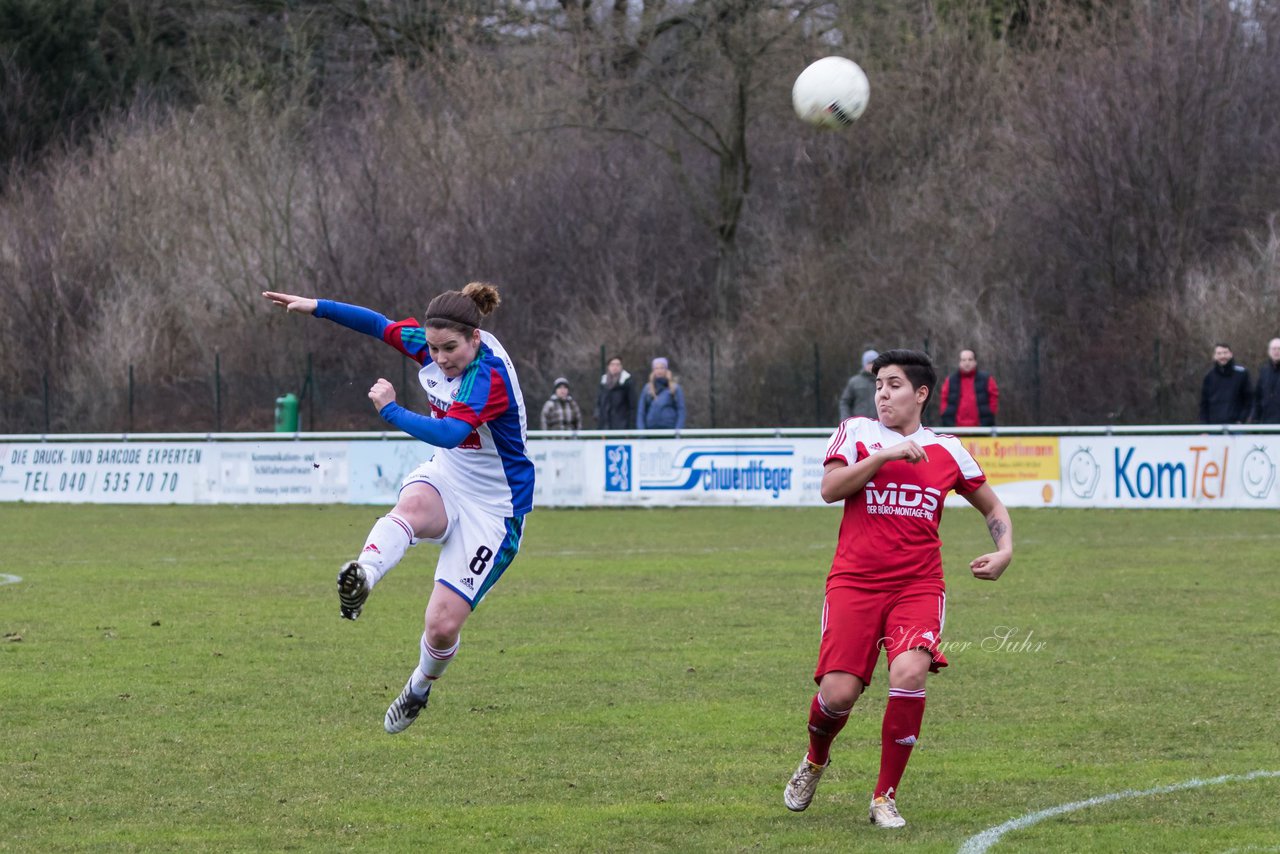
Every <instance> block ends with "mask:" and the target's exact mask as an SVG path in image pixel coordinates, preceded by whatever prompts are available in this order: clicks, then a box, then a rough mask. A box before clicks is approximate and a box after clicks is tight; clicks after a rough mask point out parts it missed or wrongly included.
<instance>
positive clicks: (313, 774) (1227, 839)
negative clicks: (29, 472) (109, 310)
mask: <svg viewBox="0 0 1280 854" xmlns="http://www.w3.org/2000/svg"><path fill="white" fill-rule="evenodd" d="M380 512H382V508H371V507H252V508H250V507H102V506H33V505H3V506H0V556H3V566H0V572H3V573H7V574H9V575H17V576H21V577H22V580H21V581H20V582H18V583H15V584H5V585H3V586H0V634H3V637H2V638H0V686H2V690H0V760H2V771H0V804H2V805H3V807H2V808H0V850H4V851H23V852H27V851H78V850H95V851H97V850H115V851H161V850H178V849H182V850H195V851H207V850H217V851H313V850H314V851H333V850H350V849H357V848H359V849H363V850H388V851H391V850H396V851H408V850H432V851H441V852H457V851H486V852H487V851H544V850H547V851H549V850H559V851H776V850H791V851H882V850H890V851H892V850H904V851H905V850H910V851H937V852H954V851H956V850H957V849H958V848H959V847H960V845H961V844H962V843H963V842H964V841H965V840H966V839H967V838H969V837H971V836H972V835H974V834H977V833H979V832H981V831H983V830H985V829H987V828H990V827H992V826H995V825H999V824H1001V823H1003V822H1006V821H1008V820H1010V819H1014V818H1017V817H1019V816H1023V815H1026V814H1028V813H1032V812H1035V811H1038V810H1042V809H1046V808H1050V807H1053V806H1055V805H1059V804H1065V803H1070V802H1074V801H1080V800H1084V799H1086V798H1090V797H1094V796H1098V795H1104V794H1107V793H1112V792H1120V791H1124V790H1143V789H1150V788H1156V787H1160V786H1166V785H1171V784H1176V783H1180V782H1183V781H1187V780H1192V779H1209V778H1213V777H1217V776H1220V775H1236V774H1245V773H1248V772H1251V771H1256V770H1273V771H1274V770H1280V744H1278V743H1277V741H1278V737H1280V723H1278V721H1280V718H1278V717H1277V708H1280V689H1278V687H1277V679H1276V672H1277V670H1276V657H1277V650H1280V596H1277V590H1278V589H1280V528H1278V527H1277V524H1276V517H1275V514H1274V513H1267V512H1261V511H1239V512H1223V511H1218V512H1182V511H1153V512H1138V511H1066V510H1033V511H1014V527H1015V537H1016V541H1017V553H1016V558H1015V561H1014V564H1013V566H1012V567H1011V568H1010V570H1009V571H1008V572H1007V573H1006V575H1005V578H1004V579H1003V580H1001V581H1000V582H997V583H994V584H992V583H984V582H978V581H975V580H973V579H972V578H970V577H968V572H967V563H968V561H969V560H970V559H971V558H972V557H974V556H976V555H977V554H979V553H981V552H983V551H986V550H987V549H988V548H989V543H990V541H989V539H988V537H987V534H986V529H985V526H984V525H983V524H982V520H981V519H980V518H979V517H978V515H977V514H976V513H974V512H973V511H972V510H970V509H968V508H954V509H952V510H949V511H948V513H947V514H946V516H945V518H944V522H943V537H944V542H945V543H946V546H945V549H944V557H945V560H946V566H947V573H948V580H949V587H950V590H949V596H948V620H947V626H946V633H945V640H946V641H947V642H948V643H949V644H950V645H951V650H950V651H949V658H950V660H951V664H952V666H951V667H950V668H949V669H948V670H946V671H944V672H943V673H942V674H940V675H938V676H934V677H931V678H930V681H929V685H928V696H929V705H928V710H927V712H926V714H925V720H924V726H923V729H922V732H921V746H920V747H918V748H917V749H916V752H915V755H914V756H913V757H912V761H911V765H910V766H909V767H908V769H907V774H906V777H905V779H904V781H903V786H902V787H901V789H900V792H899V806H900V808H901V810H902V813H903V815H904V816H905V817H906V819H907V821H908V823H909V824H908V826H907V827H906V828H905V829H903V830H902V831H897V832H891V831H882V830H878V829H875V828H871V827H869V826H868V825H867V823H866V804H867V800H868V797H869V795H870V788H871V786H872V785H873V784H874V782H875V777H876V770H877V767H878V760H879V732H880V716H881V713H882V711H883V708H884V700H885V691H886V683H885V681H884V672H883V668H882V669H881V670H879V671H877V674H876V680H875V681H874V682H873V684H872V686H871V687H870V689H869V690H868V693H867V694H866V695H865V696H864V697H863V699H862V700H861V701H860V702H859V704H858V706H857V707H856V708H855V710H854V712H853V716H852V719H851V721H850V723H849V725H848V726H847V727H846V728H845V730H844V733H843V734H842V735H841V737H840V738H839V739H838V740H837V742H836V745H835V748H834V751H833V754H832V757H833V764H832V767H831V770H830V772H829V773H828V774H827V776H826V778H825V779H824V780H823V782H822V785H821V787H820V788H819V790H818V795H817V797H816V798H815V800H814V803H813V805H812V806H811V807H810V809H809V810H808V811H807V812H805V813H801V814H792V813H789V812H788V811H787V810H786V809H785V808H784V807H783V805H782V788H783V785H784V784H785V782H786V780H787V778H788V776H789V774H790V772H791V771H792V770H793V769H794V767H795V765H796V763H797V762H798V761H799V759H800V757H801V755H802V754H803V751H804V749H805V745H806V743H807V742H806V731H805V723H806V714H807V709H808V703H809V698H810V696H811V695H812V692H813V684H812V681H811V674H812V667H813V662H814V658H815V656H816V654H817V644H818V621H819V616H820V613H819V612H820V607H821V601H822V587H823V579H824V577H825V574H826V569H827V566H828V563H829V561H830V556H831V552H832V548H833V546H834V542H835V534H836V525H837V522H838V512H837V511H835V510H830V509H812V510H809V509H806V510H795V509H773V510H770V509H714V508H699V509H681V510H635V511H624V510H616V511H615V510H581V511H538V512H536V513H535V514H533V515H532V516H530V517H529V520H528V527H527V533H526V537H525V544H524V548H523V550H522V552H521V554H520V556H519V557H518V558H517V559H516V562H515V563H514V564H513V565H512V567H511V569H510V570H508V572H507V575H506V576H505V577H504V578H503V579H502V581H501V582H500V583H499V584H498V585H497V587H496V588H494V590H493V592H492V593H491V594H490V595H489V597H488V599H487V600H486V601H485V602H484V604H483V605H482V606H481V607H480V608H479V610H477V612H476V613H475V615H474V616H473V617H472V619H471V621H470V622H469V624H468V625H467V627H466V629H465V630H464V632H463V637H462V648H461V652H460V654H459V656H458V658H457V659H456V660H455V661H454V663H453V665H452V667H451V668H450V670H449V672H448V673H447V674H446V676H445V678H444V679H443V680H442V681H441V682H440V683H439V684H438V685H437V690H436V691H435V692H434V694H433V698H432V702H431V706H430V707H429V708H428V709H427V711H426V712H425V713H424V716H423V717H421V718H419V720H418V722H417V723H416V724H415V725H414V726H413V727H412V728H410V729H409V730H408V731H407V732H405V733H404V734H402V735H399V736H394V737H393V736H388V735H386V734H385V733H384V732H383V731H382V715H383V712H384V711H385V709H386V706H387V704H388V703H389V702H390V701H391V700H392V699H393V698H394V697H395V695H396V694H397V693H398V692H399V690H400V688H401V686H402V684H403V683H404V680H405V678H406V677H407V675H408V673H409V672H410V670H411V669H412V667H413V666H414V664H415V662H416V660H417V651H416V650H417V639H418V636H419V634H420V632H421V628H422V625H421V615H422V608H423V606H424V605H425V602H426V596H427V594H428V591H429V589H430V586H431V576H432V568H433V567H434V564H435V549H434V548H433V547H431V546H419V547H417V548H416V549H414V550H412V551H411V552H410V554H409V557H408V558H407V559H406V561H405V562H404V563H402V564H401V566H400V567H399V568H398V569H397V570H396V571H395V572H393V573H392V574H391V575H390V576H388V578H387V579H386V580H385V582H384V583H383V584H382V585H380V586H379V588H378V589H377V591H376V592H375V593H374V595H373V596H372V597H371V598H370V600H369V603H368V605H367V606H366V608H365V612H364V615H363V616H362V617H361V618H360V620H359V621H358V622H356V623H349V622H345V621H342V620H340V619H339V618H338V604H337V597H336V595H335V592H334V589H333V581H334V576H335V573H336V570H337V567H338V565H339V563H340V562H341V561H342V560H344V559H346V558H348V557H349V556H350V555H352V554H353V553H354V551H355V550H356V549H357V548H358V547H359V546H360V544H361V543H362V542H363V539H364V536H365V533H366V531H367V530H368V527H369V525H370V523H371V522H372V521H373V520H374V518H375V517H376V516H377V515H378V514H379V513H380ZM1001 635H1007V640H1006V641H1004V642H1003V643H1002V642H1001V641H1000V640H998V638H999V636H1001ZM1001 647H1003V648H1001ZM1278 827H1280V778H1276V777H1270V778H1259V779H1254V780H1250V781H1245V782H1228V783H1224V784H1222V785H1214V786H1207V787H1203V788H1198V789H1190V790H1183V791H1178V792H1173V793H1169V794H1163V795H1155V796H1150V797H1141V798H1130V799H1125V800H1119V801H1115V802H1112V803H1106V804H1099V805H1097V806H1093V807H1090V808H1088V809H1082V810H1079V811H1076V812H1072V813H1070V814H1066V815H1061V816H1058V817H1054V818H1050V819H1048V820H1046V821H1043V822H1040V823H1037V824H1035V825H1033V826H1030V827H1026V828H1023V829H1019V830H1016V831H1014V832H1012V833H1010V834H1008V835H1007V836H1005V837H1004V838H1003V839H1001V840H1000V841H999V843H998V844H996V845H995V847H994V848H993V849H992V850H993V851H1036V852H1052V851H1122V852H1136V851H1142V852H1174V851H1197V852H1199V851H1217V852H1224V851H1243V850H1249V851H1258V850H1266V851H1275V850H1277V846H1278V845H1280V831H1277V828H1278Z"/></svg>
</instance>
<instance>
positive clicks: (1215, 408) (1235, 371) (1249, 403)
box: [1200, 343, 1253, 424]
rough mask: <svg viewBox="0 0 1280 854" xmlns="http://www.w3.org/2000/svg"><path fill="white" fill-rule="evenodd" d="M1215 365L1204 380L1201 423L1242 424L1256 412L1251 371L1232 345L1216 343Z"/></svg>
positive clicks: (1214, 350)
mask: <svg viewBox="0 0 1280 854" xmlns="http://www.w3.org/2000/svg"><path fill="white" fill-rule="evenodd" d="M1213 361H1214V365H1213V367H1212V368H1210V369H1209V373H1207V374H1205V375H1204V382H1203V383H1201V384H1200V423H1201V424H1240V423H1243V422H1244V420H1245V419H1246V418H1248V417H1249V416H1250V415H1251V414H1253V389H1252V388H1251V387H1250V385H1249V371H1248V369H1246V368H1245V367H1244V365H1237V364H1236V360H1235V356H1234V354H1232V352H1231V348H1230V347H1229V346H1228V345H1226V344H1223V343H1218V344H1214V345H1213Z"/></svg>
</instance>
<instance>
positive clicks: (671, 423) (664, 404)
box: [636, 356, 684, 430]
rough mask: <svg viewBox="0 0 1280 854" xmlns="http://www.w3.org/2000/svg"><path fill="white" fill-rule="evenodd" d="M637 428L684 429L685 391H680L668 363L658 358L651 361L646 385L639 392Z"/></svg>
mask: <svg viewBox="0 0 1280 854" xmlns="http://www.w3.org/2000/svg"><path fill="white" fill-rule="evenodd" d="M636 429H638V430H683V429H684V389H682V388H680V384H679V383H678V382H676V377H675V374H673V373H671V371H670V369H669V367H668V362H667V360H666V359H664V358H662V357H661V356H659V357H658V358H656V359H654V360H653V365H652V366H651V370H650V371H649V382H647V383H645V386H644V388H642V389H641V390H640V406H639V407H638V408H637V409H636Z"/></svg>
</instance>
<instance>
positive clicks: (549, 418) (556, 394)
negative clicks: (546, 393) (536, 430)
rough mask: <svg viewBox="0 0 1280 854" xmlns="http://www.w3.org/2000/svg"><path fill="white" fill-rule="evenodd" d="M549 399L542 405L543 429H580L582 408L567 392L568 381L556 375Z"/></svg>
mask: <svg viewBox="0 0 1280 854" xmlns="http://www.w3.org/2000/svg"><path fill="white" fill-rule="evenodd" d="M552 388H553V389H554V390H553V391H552V392H551V399H550V400H548V401H547V402H546V403H544V404H543V405H542V429H543V430H567V431H576V430H581V429H582V410H581V409H580V408H578V401H576V400H574V399H573V397H572V396H571V395H570V394H569V381H568V380H567V379H565V378H564V377H556V380H555V382H554V383H552Z"/></svg>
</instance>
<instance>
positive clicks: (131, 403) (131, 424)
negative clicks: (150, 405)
mask: <svg viewBox="0 0 1280 854" xmlns="http://www.w3.org/2000/svg"><path fill="white" fill-rule="evenodd" d="M127 429H128V431H129V432H130V433H132V432H133V365H130V366H129V426H128V428H127Z"/></svg>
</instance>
